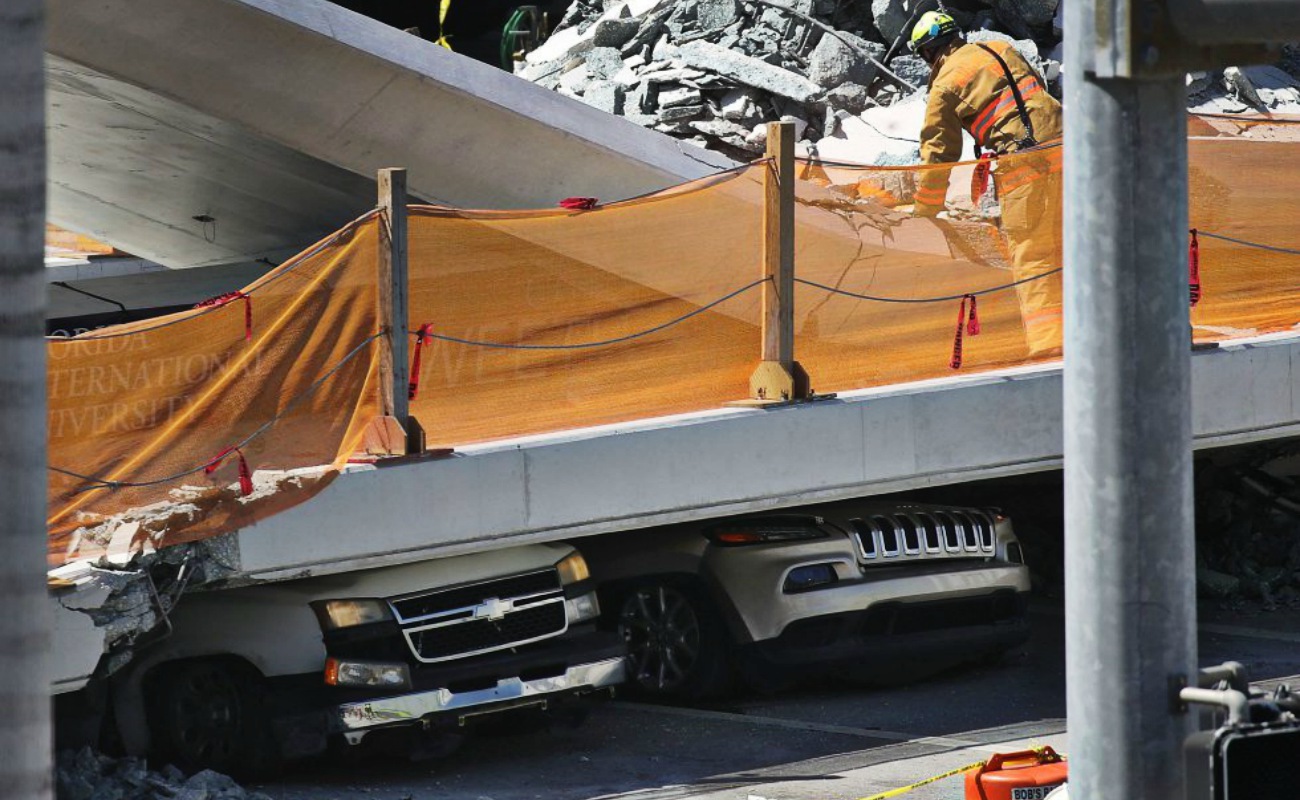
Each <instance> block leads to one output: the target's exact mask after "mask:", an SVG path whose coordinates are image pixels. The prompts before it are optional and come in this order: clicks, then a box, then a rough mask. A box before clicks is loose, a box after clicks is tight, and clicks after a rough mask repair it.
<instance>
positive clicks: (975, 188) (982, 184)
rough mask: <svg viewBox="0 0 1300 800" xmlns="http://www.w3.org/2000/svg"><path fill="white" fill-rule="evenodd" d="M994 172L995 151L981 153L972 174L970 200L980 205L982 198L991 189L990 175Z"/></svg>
mask: <svg viewBox="0 0 1300 800" xmlns="http://www.w3.org/2000/svg"><path fill="white" fill-rule="evenodd" d="M992 172H993V153H992V152H985V153H980V158H979V162H978V163H976V164H975V171H974V172H972V173H971V176H970V201H971V203H972V204H974V205H979V202H980V198H981V197H983V196H984V193H985V192H987V191H988V190H989V176H990V175H991V174H992Z"/></svg>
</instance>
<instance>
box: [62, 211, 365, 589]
mask: <svg viewBox="0 0 1300 800" xmlns="http://www.w3.org/2000/svg"><path fill="white" fill-rule="evenodd" d="M376 253H377V242H376V225H375V218H374V216H373V215H370V216H368V217H366V218H363V219H362V220H359V221H358V222H356V223H353V224H352V225H350V226H349V227H348V228H345V229H344V230H342V231H340V232H339V233H337V234H335V235H334V236H332V237H330V238H329V239H328V240H326V241H325V242H322V243H321V244H320V245H318V246H316V247H313V248H312V249H310V250H308V251H307V252H305V253H303V254H302V255H300V256H298V257H296V258H294V259H292V260H290V261H288V262H286V263H285V264H283V265H282V266H280V267H279V268H277V269H275V270H273V271H272V272H270V273H268V274H267V275H266V276H264V277H262V278H261V279H259V280H258V281H256V282H255V283H253V284H252V285H250V286H248V287H247V288H246V289H244V291H243V293H242V294H243V295H245V296H233V297H228V298H225V299H224V300H222V301H218V302H216V303H212V304H209V305H206V306H204V307H200V308H196V309H194V310H191V311H184V312H180V313H177V314H172V315H169V316H165V317H160V318H157V319H151V320H147V321H144V322H136V323H131V324H128V325H120V326H116V327H112V328H104V329H101V330H98V331H95V332H93V333H90V334H85V335H82V336H79V337H76V338H71V339H59V338H51V339H48V340H47V341H48V347H47V358H48V371H47V378H46V388H47V391H48V396H49V417H48V419H49V463H50V483H49V521H48V528H49V557H50V561H51V563H52V564H59V563H62V562H64V561H65V560H70V559H81V558H94V557H96V556H98V555H100V554H103V553H105V552H107V551H109V550H113V551H127V552H130V551H132V550H138V549H145V548H148V547H162V546H165V545H170V544H176V543H179V542H184V541H192V540H196V539H200V538H204V537H206V536H210V535H213V534H216V533H221V532H224V531H229V530H234V529H236V528H239V527H242V526H244V525H247V524H249V523H251V522H253V521H255V520H256V519H259V518H262V517H265V516H266V515H268V514H270V513H273V512H275V511H278V510H280V509H282V508H286V507H288V506H290V505H293V504H296V503H298V502H301V501H302V500H304V499H306V498H307V497H310V496H311V495H312V494H313V493H315V492H316V491H317V490H319V489H320V488H322V487H323V486H324V485H325V484H326V483H327V482H328V480H329V478H331V477H332V476H333V475H334V474H336V472H337V469H338V468H339V467H340V466H342V463H343V461H345V460H346V458H347V455H348V454H350V453H351V452H352V451H353V450H354V449H356V446H357V443H358V442H359V440H360V436H361V433H362V431H363V429H364V427H365V425H367V424H368V423H369V422H370V420H371V419H373V418H374V416H375V414H376V407H377V404H376V400H375V399H374V398H375V384H374V379H375V375H376V368H375V364H376V357H377V353H378V347H377V345H376V339H375V334H376V322H375V320H376V311H375V304H376V292H375V269H376V267H375V261H376V257H377V256H376ZM232 448H237V450H236V449H232ZM295 470H296V472H295Z"/></svg>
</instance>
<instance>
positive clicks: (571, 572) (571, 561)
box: [555, 552, 591, 586]
mask: <svg viewBox="0 0 1300 800" xmlns="http://www.w3.org/2000/svg"><path fill="white" fill-rule="evenodd" d="M555 568H556V569H557V570H559V571H560V583H561V584H563V585H564V586H568V585H569V584H571V583H579V582H580V581H585V580H587V579H588V578H590V577H591V570H589V569H587V560H586V559H585V558H583V557H582V554H581V553H578V552H573V553H570V554H569V555H567V556H565V557H564V558H563V559H561V560H560V561H559V563H557V564H556V565H555Z"/></svg>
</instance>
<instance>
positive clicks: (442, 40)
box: [438, 0, 454, 52]
mask: <svg viewBox="0 0 1300 800" xmlns="http://www.w3.org/2000/svg"><path fill="white" fill-rule="evenodd" d="M450 8H451V0H442V5H440V6H439V7H438V44H440V45H442V46H443V47H445V48H447V49H448V50H451V42H449V41H447V35H446V34H445V33H443V32H442V25H443V23H445V22H446V21H447V11H448V9H450ZM453 52H454V51H453Z"/></svg>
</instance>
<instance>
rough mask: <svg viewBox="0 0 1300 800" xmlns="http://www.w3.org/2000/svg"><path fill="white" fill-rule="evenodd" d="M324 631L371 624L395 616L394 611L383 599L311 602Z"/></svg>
mask: <svg viewBox="0 0 1300 800" xmlns="http://www.w3.org/2000/svg"><path fill="white" fill-rule="evenodd" d="M311 607H312V610H313V611H315V612H316V619H317V620H319V621H320V627H321V630H323V631H334V630H338V629H339V628H351V627H353V626H356V625H369V624H370V623H372V622H385V621H387V620H390V619H392V618H393V612H392V611H390V610H389V608H388V604H387V603H385V602H384V601H383V600H324V601H317V602H315V603H312V604H311Z"/></svg>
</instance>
